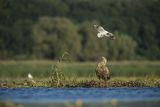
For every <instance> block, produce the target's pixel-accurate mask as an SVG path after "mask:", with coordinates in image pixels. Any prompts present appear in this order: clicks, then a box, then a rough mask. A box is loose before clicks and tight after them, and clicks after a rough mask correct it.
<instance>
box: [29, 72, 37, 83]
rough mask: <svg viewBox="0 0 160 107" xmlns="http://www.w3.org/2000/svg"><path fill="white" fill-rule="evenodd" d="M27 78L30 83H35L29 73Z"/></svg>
mask: <svg viewBox="0 0 160 107" xmlns="http://www.w3.org/2000/svg"><path fill="white" fill-rule="evenodd" d="M28 78H29V80H30V81H31V82H32V83H36V81H35V80H34V79H33V76H32V75H31V74H30V73H28Z"/></svg>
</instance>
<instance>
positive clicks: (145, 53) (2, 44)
mask: <svg viewBox="0 0 160 107" xmlns="http://www.w3.org/2000/svg"><path fill="white" fill-rule="evenodd" d="M159 13H160V0H0V59H26V58H30V59H31V58H47V59H55V58H56V57H58V56H59V55H61V54H62V53H63V52H66V51H67V52H68V53H70V56H71V57H72V58H73V59H75V60H81V61H85V60H96V59H97V58H99V57H100V56H106V57H107V58H109V59H113V60H124V59H152V60H157V59H160V36H159V35H160V30H159V28H160V14H159ZM95 23H99V24H101V25H103V26H104V27H105V28H106V29H107V30H109V31H110V32H114V33H115V35H116V37H117V40H115V41H110V40H108V39H104V40H103V39H97V38H96V32H95V31H94V29H93V24H95Z"/></svg>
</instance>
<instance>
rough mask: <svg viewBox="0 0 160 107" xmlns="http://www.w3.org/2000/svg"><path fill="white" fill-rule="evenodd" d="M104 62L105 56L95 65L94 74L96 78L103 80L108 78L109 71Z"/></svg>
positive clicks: (105, 61)
mask: <svg viewBox="0 0 160 107" xmlns="http://www.w3.org/2000/svg"><path fill="white" fill-rule="evenodd" d="M106 64H107V60H106V58H105V57H102V58H101V61H100V62H99V63H98V64H97V67H96V75H97V77H98V79H102V80H104V81H107V80H109V79H110V72H109V70H108V68H107V67H106Z"/></svg>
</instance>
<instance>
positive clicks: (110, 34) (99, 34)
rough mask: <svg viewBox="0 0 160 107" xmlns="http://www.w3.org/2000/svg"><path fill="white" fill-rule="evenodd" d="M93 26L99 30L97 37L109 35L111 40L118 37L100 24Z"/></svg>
mask: <svg viewBox="0 0 160 107" xmlns="http://www.w3.org/2000/svg"><path fill="white" fill-rule="evenodd" d="M93 27H94V28H95V29H96V30H97V32H98V34H97V37H98V38H102V37H104V36H105V37H108V38H110V39H111V40H114V39H116V37H115V36H114V35H113V33H110V32H108V31H106V30H105V29H104V28H103V27H102V26H100V25H93Z"/></svg>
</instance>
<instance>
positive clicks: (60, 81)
mask: <svg viewBox="0 0 160 107" xmlns="http://www.w3.org/2000/svg"><path fill="white" fill-rule="evenodd" d="M68 59H69V53H68V52H64V53H63V54H62V55H61V56H60V57H59V60H58V62H57V63H56V64H54V65H53V67H52V69H51V77H50V78H51V80H50V81H49V83H50V84H51V86H56V87H59V86H64V85H65V76H64V74H63V73H62V69H61V67H60V64H61V63H62V62H63V61H70V60H68Z"/></svg>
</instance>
